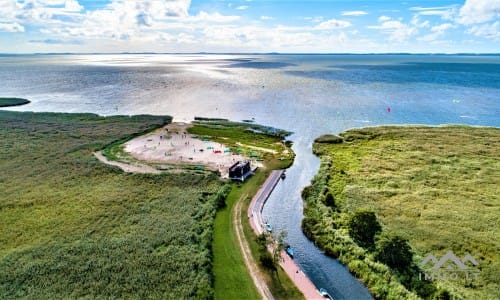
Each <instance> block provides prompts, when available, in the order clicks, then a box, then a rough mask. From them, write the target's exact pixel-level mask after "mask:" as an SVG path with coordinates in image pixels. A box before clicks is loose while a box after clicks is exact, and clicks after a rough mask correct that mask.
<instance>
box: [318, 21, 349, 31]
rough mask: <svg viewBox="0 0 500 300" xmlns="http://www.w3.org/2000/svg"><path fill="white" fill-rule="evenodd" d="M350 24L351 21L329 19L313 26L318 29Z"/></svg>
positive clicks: (339, 27)
mask: <svg viewBox="0 0 500 300" xmlns="http://www.w3.org/2000/svg"><path fill="white" fill-rule="evenodd" d="M349 26H351V23H349V22H347V21H342V20H336V19H330V20H328V21H324V22H321V23H319V24H318V25H317V26H316V27H315V28H316V29H320V30H328V29H342V28H346V27H349Z"/></svg>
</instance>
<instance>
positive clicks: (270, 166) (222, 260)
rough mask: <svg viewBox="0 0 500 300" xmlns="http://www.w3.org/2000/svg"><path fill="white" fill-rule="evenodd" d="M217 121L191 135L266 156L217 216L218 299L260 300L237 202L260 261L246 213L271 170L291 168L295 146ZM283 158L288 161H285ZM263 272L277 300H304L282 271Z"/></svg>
mask: <svg viewBox="0 0 500 300" xmlns="http://www.w3.org/2000/svg"><path fill="white" fill-rule="evenodd" d="M198 119H199V120H200V119H202V118H198ZM214 122H215V121H214V120H212V119H210V120H209V122H207V120H204V121H203V122H201V120H200V121H199V122H196V123H195V126H193V127H191V128H189V132H190V133H191V134H197V135H199V136H200V137H205V136H207V138H210V139H212V140H215V141H220V142H224V143H225V144H226V145H231V144H236V143H237V142H239V143H241V144H244V145H246V146H239V147H240V148H244V147H246V149H250V147H261V148H263V149H260V150H255V148H251V149H253V150H252V151H257V152H258V153H261V154H262V157H264V160H263V163H264V165H265V168H262V169H258V170H257V171H256V172H255V174H254V175H253V176H252V177H250V178H249V179H248V180H247V181H246V182H245V183H243V184H241V185H237V184H232V190H231V192H230V193H229V194H228V196H227V198H226V206H225V207H224V208H223V209H221V210H219V211H218V213H217V217H216V219H215V225H214V241H213V253H214V268H213V272H214V278H215V285H214V287H215V298H216V299H258V298H260V296H259V294H258V293H257V291H256V289H255V287H254V285H253V282H252V279H251V277H250V276H249V274H248V270H247V269H246V267H245V264H244V261H243V256H242V254H241V250H240V246H239V244H238V240H237V237H236V232H235V231H234V226H233V224H232V220H231V218H232V215H233V214H235V213H238V212H235V211H234V206H235V203H236V202H237V201H238V200H239V199H241V198H242V197H243V198H244V205H243V207H242V211H241V212H240V214H241V216H240V217H241V222H242V224H243V227H244V234H245V239H246V241H247V242H248V243H249V246H250V249H251V250H252V256H253V257H254V260H255V261H258V258H259V251H258V250H257V249H258V245H257V243H256V242H255V237H256V236H255V234H254V233H253V231H252V229H251V227H250V224H249V222H248V218H247V214H246V211H247V209H248V206H249V204H250V201H251V199H252V197H253V196H254V195H255V194H256V193H257V191H258V189H259V187H260V186H261V185H262V184H263V183H264V181H265V180H266V178H267V177H268V176H269V174H270V171H271V170H275V169H283V168H287V167H289V166H290V165H291V163H292V162H293V158H294V154H293V152H292V151H291V149H290V146H291V144H290V143H286V145H285V144H283V142H282V138H281V137H280V136H276V135H272V134H267V135H264V134H260V133H255V132H249V131H245V129H246V128H247V125H248V124H243V123H234V122H228V121H223V120H217V122H216V124H214ZM256 126H259V125H256ZM263 128H268V127H263ZM273 131H274V130H273ZM279 132H284V131H279ZM267 149H273V150H275V151H276V153H272V152H269V151H268V150H267ZM278 151H279V152H278ZM282 157H286V158H285V159H282ZM261 271H263V274H264V277H265V280H266V283H267V285H268V286H269V287H270V290H271V292H272V294H273V296H274V297H275V298H276V299H303V297H302V294H301V293H300V291H298V290H297V288H296V287H295V286H294V284H293V283H292V282H291V281H290V279H289V278H288V277H287V275H286V274H285V273H284V272H283V271H282V270H281V269H280V268H278V270H277V272H275V271H267V270H265V269H264V268H262V270H261Z"/></svg>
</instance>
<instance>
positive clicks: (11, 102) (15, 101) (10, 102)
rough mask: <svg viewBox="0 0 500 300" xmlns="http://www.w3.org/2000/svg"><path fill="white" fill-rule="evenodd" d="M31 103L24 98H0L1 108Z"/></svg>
mask: <svg viewBox="0 0 500 300" xmlns="http://www.w3.org/2000/svg"><path fill="white" fill-rule="evenodd" d="M28 103H30V101H29V100H27V99H23V98H5V97H0V107H7V106H19V105H24V104H28Z"/></svg>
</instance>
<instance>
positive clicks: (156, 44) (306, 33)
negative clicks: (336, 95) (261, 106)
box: [0, 0, 500, 53]
mask: <svg viewBox="0 0 500 300" xmlns="http://www.w3.org/2000/svg"><path fill="white" fill-rule="evenodd" d="M58 52H75V53H97V52H99V53H101V52H102V53H119V52H162V53H193V52H220V53H268V52H280V53H388V52H391V53H395V52H410V53H465V52H466V53H500V0H443V1H426V0H418V1H417V0H406V1H379V0H365V1H355V0H354V1H353V0H312V1H307V0H298V1H294V0H275V1H273V0H136V1H133V0H0V53H58Z"/></svg>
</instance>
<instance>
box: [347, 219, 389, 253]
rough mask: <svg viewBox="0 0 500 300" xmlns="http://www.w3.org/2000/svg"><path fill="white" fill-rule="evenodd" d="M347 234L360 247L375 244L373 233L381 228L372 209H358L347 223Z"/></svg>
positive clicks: (370, 246) (368, 246)
mask: <svg viewBox="0 0 500 300" xmlns="http://www.w3.org/2000/svg"><path fill="white" fill-rule="evenodd" d="M347 226H348V230H349V235H350V236H351V237H352V239H353V240H354V241H355V242H356V243H357V244H358V245H360V246H361V247H364V248H372V247H373V246H374V245H375V235H376V234H377V233H379V232H380V231H381V230H382V226H380V223H379V222H378V221H377V217H376V216H375V213H374V212H373V211H369V210H358V211H356V212H355V213H354V215H352V217H351V218H350V219H349V222H348V224H347Z"/></svg>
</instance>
